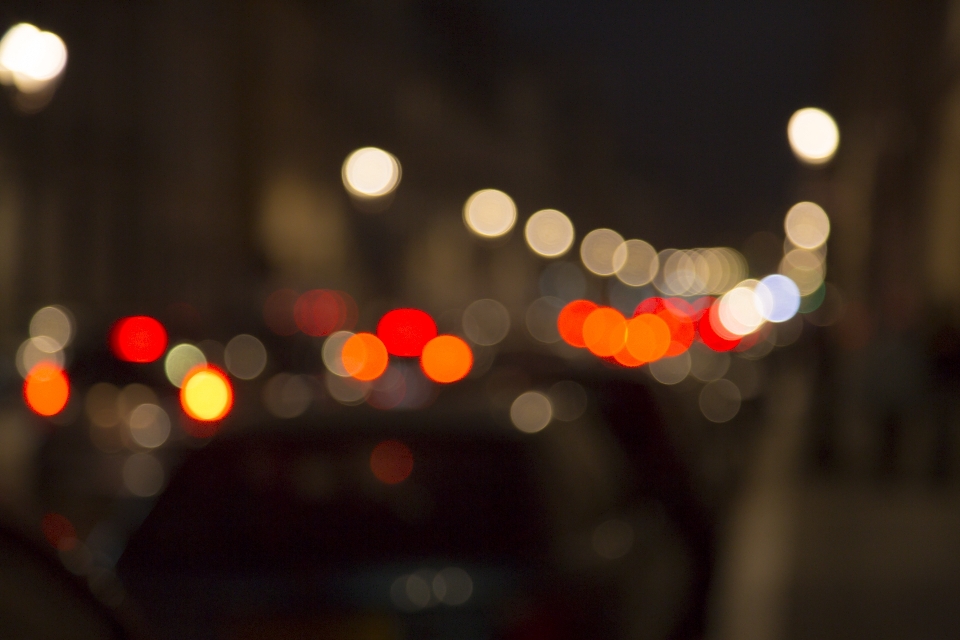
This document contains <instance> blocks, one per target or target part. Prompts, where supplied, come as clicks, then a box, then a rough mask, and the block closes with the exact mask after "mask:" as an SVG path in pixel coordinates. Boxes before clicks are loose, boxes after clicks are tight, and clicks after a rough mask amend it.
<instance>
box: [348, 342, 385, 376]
mask: <svg viewBox="0 0 960 640" xmlns="http://www.w3.org/2000/svg"><path fill="white" fill-rule="evenodd" d="M388 360H389V356H388V355H387V348H386V346H384V344H383V342H382V341H381V340H380V338H378V337H377V336H375V335H373V334H372V333H358V334H356V335H352V336H350V337H349V338H348V339H347V341H346V342H344V343H343V348H342V349H341V351H340V361H341V362H342V363H343V368H344V369H345V370H346V372H347V373H348V374H350V376H352V377H354V378H356V379H357V380H364V381H370V380H375V379H376V378H379V377H380V376H381V375H382V374H383V372H384V371H386V369H387V363H388Z"/></svg>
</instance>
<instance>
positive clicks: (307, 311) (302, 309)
mask: <svg viewBox="0 0 960 640" xmlns="http://www.w3.org/2000/svg"><path fill="white" fill-rule="evenodd" d="M293 318H294V321H295V322H296V324H297V328H298V329H300V331H303V332H304V333H305V334H307V335H308V336H314V337H320V336H326V335H329V334H331V333H333V332H334V331H336V330H337V329H340V328H342V327H343V325H344V324H345V323H346V320H347V304H346V302H345V301H344V299H343V297H342V296H341V295H340V294H339V293H338V292H337V291H329V290H327V289H314V290H313V291H307V292H306V293H304V294H303V295H301V296H300V297H299V298H297V302H296V304H295V305H294V307H293Z"/></svg>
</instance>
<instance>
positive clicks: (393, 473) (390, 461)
mask: <svg viewBox="0 0 960 640" xmlns="http://www.w3.org/2000/svg"><path fill="white" fill-rule="evenodd" d="M370 470H371V471H372V472H373V475H374V477H375V478H376V479H377V480H379V481H380V482H382V483H384V484H399V483H401V482H403V481H404V480H406V479H407V478H409V477H410V474H411V473H413V452H412V451H410V447H408V446H407V445H405V444H403V443H402V442H400V441H399V440H384V441H383V442H380V443H378V444H377V445H376V446H375V447H374V448H373V451H372V452H371V453H370Z"/></svg>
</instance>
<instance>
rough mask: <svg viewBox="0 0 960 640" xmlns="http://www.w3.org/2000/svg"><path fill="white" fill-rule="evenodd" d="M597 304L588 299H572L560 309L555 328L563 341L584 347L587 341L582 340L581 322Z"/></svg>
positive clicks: (584, 320)
mask: <svg viewBox="0 0 960 640" xmlns="http://www.w3.org/2000/svg"><path fill="white" fill-rule="evenodd" d="M597 306H598V305H597V304H595V303H593V302H590V301H589V300H574V301H573V302H571V303H569V304H567V306H565V307H564V308H563V309H561V310H560V315H559V316H558V317H557V330H558V331H559V332H560V337H561V338H563V341H564V342H566V343H567V344H569V345H571V346H574V347H579V348H581V349H583V348H586V346H587V343H586V342H584V341H583V323H584V322H586V320H587V316H589V315H590V314H591V313H593V310H594V309H596V308H597Z"/></svg>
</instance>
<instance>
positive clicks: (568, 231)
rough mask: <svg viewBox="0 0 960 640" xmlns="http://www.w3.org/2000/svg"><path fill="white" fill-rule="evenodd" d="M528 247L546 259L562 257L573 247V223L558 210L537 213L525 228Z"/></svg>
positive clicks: (545, 210)
mask: <svg viewBox="0 0 960 640" xmlns="http://www.w3.org/2000/svg"><path fill="white" fill-rule="evenodd" d="M523 233H524V237H525V238H526V240H527V245H528V246H529V247H530V248H531V249H532V250H533V252H534V253H536V254H537V255H540V256H543V257H544V258H556V257H559V256H562V255H563V254H565V253H566V252H567V251H569V250H570V247H571V246H573V240H574V231H573V223H572V222H570V218H568V217H567V216H566V215H565V214H563V213H561V212H560V211H557V210H556V209H543V210H542V211H537V212H536V213H535V214H533V215H532V216H530V219H529V220H527V225H526V227H525V228H524V231H523Z"/></svg>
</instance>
